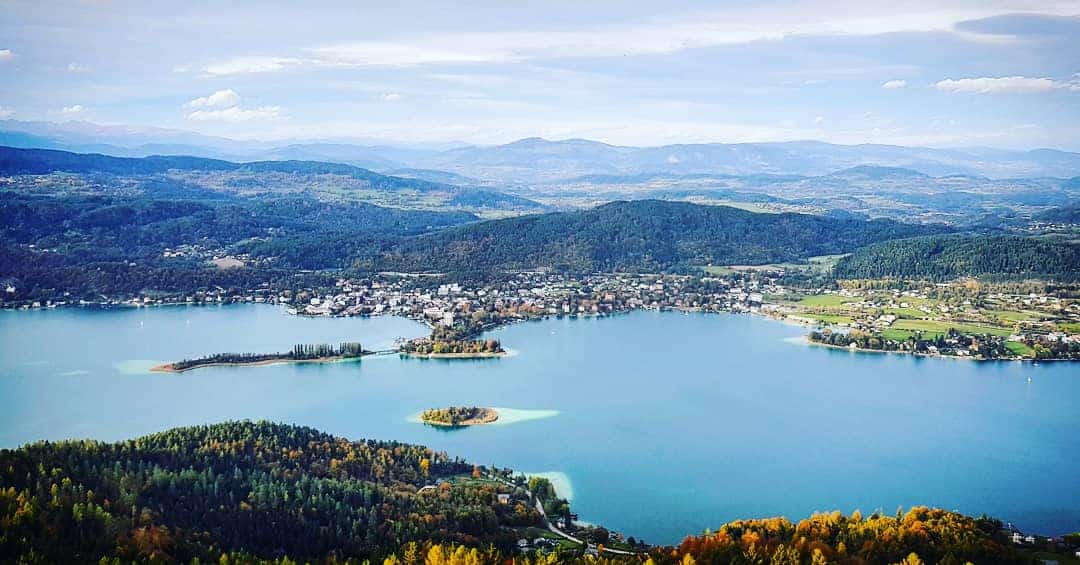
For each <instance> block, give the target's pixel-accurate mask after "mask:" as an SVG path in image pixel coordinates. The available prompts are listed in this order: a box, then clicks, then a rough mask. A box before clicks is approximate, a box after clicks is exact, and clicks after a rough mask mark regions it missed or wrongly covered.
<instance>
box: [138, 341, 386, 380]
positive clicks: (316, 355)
mask: <svg viewBox="0 0 1080 565" xmlns="http://www.w3.org/2000/svg"><path fill="white" fill-rule="evenodd" d="M370 353H371V352H370V351H367V350H365V349H364V348H363V346H362V345H360V344H359V343H356V342H342V343H340V344H338V345H337V346H336V347H335V346H333V345H329V344H325V343H319V344H297V345H295V346H294V347H293V348H292V350H291V351H289V352H286V353H215V354H214V355H208V356H206V357H199V358H197V359H183V360H180V361H175V362H173V363H165V364H163V365H158V366H156V367H152V368H151V369H150V370H151V371H153V372H158V373H183V372H185V371H191V370H194V369H201V368H203V367H223V366H255V365H271V364H274V363H330V362H334V361H342V360H346V359H358V358H360V357H362V356H364V355H368V354H370Z"/></svg>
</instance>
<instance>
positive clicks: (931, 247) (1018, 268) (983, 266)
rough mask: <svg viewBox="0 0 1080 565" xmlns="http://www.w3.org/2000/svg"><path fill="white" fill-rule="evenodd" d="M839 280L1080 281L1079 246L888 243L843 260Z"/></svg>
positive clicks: (974, 240)
mask: <svg viewBox="0 0 1080 565" xmlns="http://www.w3.org/2000/svg"><path fill="white" fill-rule="evenodd" d="M834 274H835V275H836V277H837V278H842V279H871V278H901V277H902V278H916V279H930V280H950V279H955V278H958V277H964V276H993V277H998V278H1048V279H1056V280H1062V281H1075V280H1077V279H1078V278H1080V243H1076V242H1072V241H1067V240H1055V239H1044V238H1031V237H1019V236H1008V235H997V236H978V235H939V236H930V237H917V238H909V239H901V240H894V241H886V242H882V243H876V244H874V245H869V246H866V247H863V248H861V249H859V250H858V251H856V252H855V253H853V254H851V255H850V256H848V257H844V258H843V259H841V260H840V261H839V262H838V263H837V264H836V268H835V270H834Z"/></svg>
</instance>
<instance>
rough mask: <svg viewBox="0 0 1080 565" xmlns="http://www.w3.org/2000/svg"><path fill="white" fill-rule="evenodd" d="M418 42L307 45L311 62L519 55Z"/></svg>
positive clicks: (491, 59)
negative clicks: (309, 46) (311, 46)
mask: <svg viewBox="0 0 1080 565" xmlns="http://www.w3.org/2000/svg"><path fill="white" fill-rule="evenodd" d="M438 43H439V42H437V43H436V44H434V45H421V44H409V43H391V42H376V41H355V42H348V43H337V44H333V45H324V46H321V47H314V48H311V49H308V50H307V51H308V53H309V54H310V55H311V59H312V62H314V63H315V64H318V65H326V66H339V67H364V66H388V67H412V66H416V65H427V64H439V63H495V62H502V61H513V60H518V59H519V58H520V57H518V56H516V55H514V53H513V52H512V51H511V50H509V49H507V48H505V47H503V46H498V45H493V44H487V45H478V46H476V47H475V48H472V49H469V48H464V49H463V48H457V47H453V46H452V45H453V44H452V43H451V44H448V45H439V44H438Z"/></svg>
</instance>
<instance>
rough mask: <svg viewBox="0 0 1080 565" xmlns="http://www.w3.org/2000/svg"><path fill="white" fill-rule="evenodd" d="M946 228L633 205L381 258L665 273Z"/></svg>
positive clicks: (449, 237) (453, 234) (456, 237)
mask: <svg viewBox="0 0 1080 565" xmlns="http://www.w3.org/2000/svg"><path fill="white" fill-rule="evenodd" d="M943 231H947V229H946V228H943V227H933V226H916V225H910V224H901V223H898V222H893V221H888V220H874V221H863V220H857V219H842V218H828V217H824V216H811V215H804V214H755V213H752V212H747V211H745V210H740V209H736V208H729V207H725V206H702V205H696V204H689V203H686V202H667V201H659V200H637V201H631V202H614V203H611V204H606V205H603V206H600V207H597V208H594V209H590V210H584V211H579V212H560V213H550V214H543V215H535V216H525V217H518V218H510V219H504V220H495V221H488V222H481V223H477V224H470V225H466V226H460V227H454V228H449V229H446V230H443V231H440V232H437V233H434V234H430V235H427V236H420V237H416V238H412V239H408V240H405V241H403V242H401V243H400V244H398V245H397V246H395V247H394V248H392V249H391V250H390V251H388V252H387V253H385V254H384V255H383V256H382V258H381V259H380V262H381V264H382V266H383V267H386V268H400V269H410V270H438V271H458V270H463V269H465V270H478V271H479V270H500V269H535V268H556V269H567V270H574V271H611V270H668V269H673V268H679V267H685V266H690V265H707V264H715V265H725V264H762V263H770V262H776V261H787V260H795V259H801V258H805V257H809V256H814V255H825V254H832V253H844V252H849V251H852V250H854V249H855V248H857V247H860V246H862V245H866V244H868V243H873V242H878V241H884V240H888V239H894V238H900V237H911V236H914V235H922V234H928V233H941V232H943Z"/></svg>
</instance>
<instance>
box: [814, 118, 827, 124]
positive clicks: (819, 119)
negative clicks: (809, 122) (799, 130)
mask: <svg viewBox="0 0 1080 565" xmlns="http://www.w3.org/2000/svg"><path fill="white" fill-rule="evenodd" d="M824 121H825V116H817V117H815V118H814V123H815V124H821V123H823V122H824Z"/></svg>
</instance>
